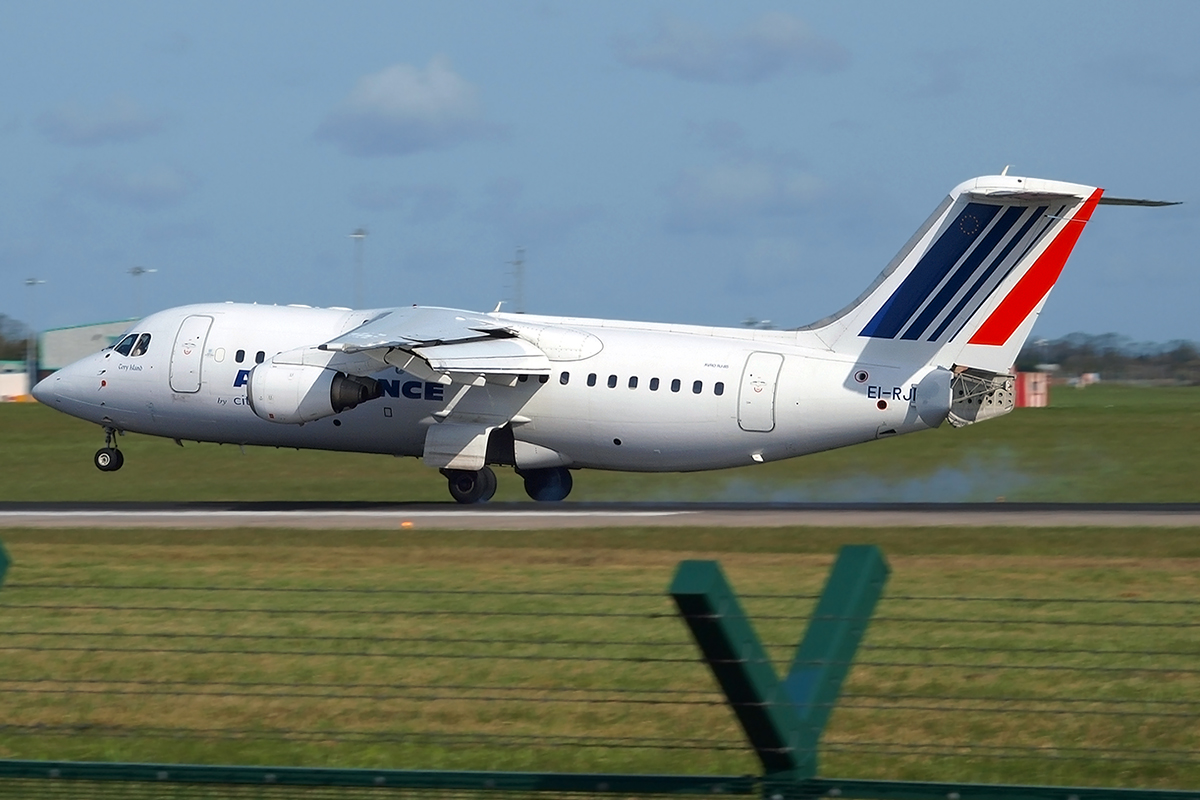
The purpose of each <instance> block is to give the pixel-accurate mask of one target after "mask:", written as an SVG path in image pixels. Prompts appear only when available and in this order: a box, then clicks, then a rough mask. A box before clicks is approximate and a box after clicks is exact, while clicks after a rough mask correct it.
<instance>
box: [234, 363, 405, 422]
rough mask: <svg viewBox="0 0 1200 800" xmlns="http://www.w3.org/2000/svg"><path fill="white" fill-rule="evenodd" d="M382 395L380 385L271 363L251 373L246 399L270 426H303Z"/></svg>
mask: <svg viewBox="0 0 1200 800" xmlns="http://www.w3.org/2000/svg"><path fill="white" fill-rule="evenodd" d="M382 395H383V389H382V387H380V385H379V381H377V380H375V379H374V378H362V377H359V376H357V375H347V374H346V373H344V372H334V371H333V370H331V369H325V368H324V367H317V366H313V365H311V364H305V365H300V364H276V363H275V362H273V361H268V362H266V363H265V364H259V365H258V366H257V367H255V368H254V369H253V370H252V371H251V372H250V379H249V381H247V383H246V399H247V400H248V401H249V403H250V408H252V409H253V410H254V413H255V414H257V415H258V416H260V417H262V418H263V419H265V420H268V421H269V422H281V423H289V424H294V425H303V424H304V423H305V422H312V421H313V420H317V419H321V418H322V417H328V416H330V415H332V414H340V413H341V412H343V411H346V410H348V409H351V408H354V407H355V406H357V405H358V404H359V403H365V402H367V401H368V400H374V399H375V398H377V397H380V396H382Z"/></svg>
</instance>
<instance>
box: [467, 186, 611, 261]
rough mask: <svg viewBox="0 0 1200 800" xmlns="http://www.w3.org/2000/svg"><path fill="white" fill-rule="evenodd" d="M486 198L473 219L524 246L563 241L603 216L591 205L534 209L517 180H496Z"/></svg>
mask: <svg viewBox="0 0 1200 800" xmlns="http://www.w3.org/2000/svg"><path fill="white" fill-rule="evenodd" d="M484 197H485V200H484V202H483V203H482V204H481V206H480V207H479V208H478V209H477V210H476V212H475V214H474V217H475V218H476V219H477V220H479V221H480V222H484V223H486V224H489V225H494V226H496V227H497V228H498V229H499V230H501V231H503V232H504V234H505V235H506V236H508V237H509V238H510V239H512V240H513V241H516V242H520V243H521V244H523V245H535V244H541V243H546V242H555V241H561V240H563V239H564V238H566V237H567V236H569V235H571V234H572V233H574V232H575V231H576V230H578V229H579V228H582V227H584V226H586V225H589V224H591V223H593V222H595V221H596V220H598V219H600V218H601V217H602V216H603V210H602V209H601V208H600V206H598V205H596V204H592V203H577V204H574V205H565V206H558V205H554V206H538V207H531V206H530V204H529V203H528V202H526V200H525V186H524V184H523V183H522V181H521V180H520V179H518V178H497V179H496V180H493V181H492V182H491V183H489V184H488V185H487V186H486V187H485V189H484Z"/></svg>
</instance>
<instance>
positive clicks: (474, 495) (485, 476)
mask: <svg viewBox="0 0 1200 800" xmlns="http://www.w3.org/2000/svg"><path fill="white" fill-rule="evenodd" d="M442 474H443V475H445V476H446V480H447V481H449V483H450V496H451V497H453V498H454V499H455V500H457V501H458V502H460V503H463V504H467V505H470V504H471V503H486V502H487V501H488V500H491V499H492V495H494V494H495V493H496V473H494V472H492V468H491V467H484V468H483V469H481V470H478V471H476V470H469V469H444V470H442Z"/></svg>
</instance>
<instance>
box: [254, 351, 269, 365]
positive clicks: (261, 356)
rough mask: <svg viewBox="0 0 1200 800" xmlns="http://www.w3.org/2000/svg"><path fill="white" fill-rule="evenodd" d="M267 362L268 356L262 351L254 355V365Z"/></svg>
mask: <svg viewBox="0 0 1200 800" xmlns="http://www.w3.org/2000/svg"><path fill="white" fill-rule="evenodd" d="M266 360H267V354H266V353H264V352H263V351H262V350H259V351H258V352H257V353H255V354H254V363H255V364H261V363H262V362H264V361H266Z"/></svg>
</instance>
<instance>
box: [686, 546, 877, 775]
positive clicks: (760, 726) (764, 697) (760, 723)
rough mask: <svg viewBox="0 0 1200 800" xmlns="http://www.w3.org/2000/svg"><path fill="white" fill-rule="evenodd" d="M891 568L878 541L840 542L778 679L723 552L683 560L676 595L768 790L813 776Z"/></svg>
mask: <svg viewBox="0 0 1200 800" xmlns="http://www.w3.org/2000/svg"><path fill="white" fill-rule="evenodd" d="M887 576H888V566H887V562H886V561H885V560H884V558H883V553H882V552H881V551H880V549H879V548H878V547H876V546H874V545H848V546H846V547H843V548H842V549H841V551H840V552H839V553H838V558H837V561H836V562H835V563H834V566H833V570H832V571H831V572H830V574H829V580H828V581H827V582H826V584H825V590H824V591H823V592H822V593H821V597H820V599H819V600H818V601H817V607H816V609H815V610H814V612H813V616H812V619H811V620H809V625H808V630H807V631H806V632H805V635H804V639H803V640H802V641H801V642H800V646H799V647H798V648H797V649H796V655H795V658H794V659H793V661H792V666H791V669H790V670H789V671H788V674H787V677H786V678H785V679H784V680H782V681H780V680H779V678H778V677H777V676H776V674H775V670H774V668H773V667H772V666H771V662H770V661H769V660H768V658H767V655H766V652H765V651H764V650H763V647H762V644H761V643H760V642H759V640H758V636H757V635H756V634H755V633H754V627H753V626H752V625H751V624H750V621H749V620H748V619H747V618H746V615H745V614H744V613H743V612H742V609H741V605H740V604H739V603H738V600H737V595H735V594H734V592H733V589H732V588H730V586H729V583H728V582H727V581H726V580H725V576H724V575H723V574H722V572H721V568H720V566H719V565H718V564H717V562H715V561H684V562H681V563H680V565H679V569H678V570H677V571H676V573H675V579H674V580H673V581H672V582H671V590H670V591H671V596H672V597H673V598H674V599H675V604H676V605H677V606H678V607H679V612H680V614H681V615H682V616H683V617H684V619H685V620H686V621H687V624H688V627H689V628H691V631H692V635H693V637H695V639H696V644H697V645H698V646H699V647H700V650H701V651H702V652H703V653H704V659H705V661H707V662H708V665H709V667H710V668H711V669H712V671H713V675H714V676H715V677H716V679H717V682H718V683H719V684H720V685H721V689H722V691H723V692H724V693H725V697H726V699H727V700H728V701H729V704H730V705H731V706H732V707H733V710H734V713H736V714H737V717H738V721H739V722H740V723H741V725H742V729H743V730H744V731H745V732H746V736H747V738H748V739H749V740H750V744H751V746H752V747H753V748H754V751H755V753H756V754H757V755H758V758H759V761H760V762H762V765H763V781H764V791H765V794H766V795H767V796H772V795H774V794H777V793H778V792H776V791H775V789H774V788H773V787H780V788H784V787H786V788H787V789H789V791H785V792H784V793H783V794H782V795H781V796H786V795H790V794H792V791H791V790H794V789H795V785H796V783H797V782H799V781H805V780H809V779H812V778H814V777H816V774H817V746H818V745H819V744H820V740H821V734H822V733H823V732H824V730H825V725H826V723H827V722H828V721H829V715H830V713H831V711H832V710H833V705H834V703H835V702H836V700H837V697H838V693H839V692H840V691H841V687H842V683H843V682H844V681H845V678H846V675H847V674H848V673H849V671H850V664H851V662H852V661H853V660H854V653H855V652H856V651H857V649H858V645H859V643H860V642H861V641H862V637H863V634H864V633H865V632H866V628H867V623H868V622H869V621H870V617H871V612H872V611H873V610H874V609H875V604H876V603H877V602H878V600H879V597H880V595H881V594H882V593H883V587H884V584H885V583H886V582H887Z"/></svg>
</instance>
